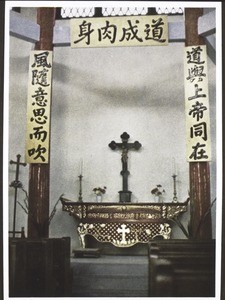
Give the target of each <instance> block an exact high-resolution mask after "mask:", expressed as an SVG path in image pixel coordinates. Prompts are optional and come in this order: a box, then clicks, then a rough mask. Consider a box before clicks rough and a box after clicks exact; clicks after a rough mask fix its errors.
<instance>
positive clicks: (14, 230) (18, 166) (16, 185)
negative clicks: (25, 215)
mask: <svg viewBox="0 0 225 300" xmlns="http://www.w3.org/2000/svg"><path fill="white" fill-rule="evenodd" d="M20 157H21V155H20V154H17V160H16V161H13V160H10V162H9V163H10V165H12V164H15V165H16V177H15V180H14V181H13V182H11V184H10V186H12V187H14V188H15V195H14V212H13V231H12V234H13V237H15V234H16V233H17V232H16V202H17V189H18V188H19V187H20V182H19V168H20V166H24V167H25V166H26V165H27V164H26V163H21V162H20Z"/></svg>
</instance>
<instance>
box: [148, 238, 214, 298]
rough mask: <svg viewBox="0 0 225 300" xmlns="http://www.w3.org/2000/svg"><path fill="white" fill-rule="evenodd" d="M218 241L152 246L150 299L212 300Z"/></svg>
mask: <svg viewBox="0 0 225 300" xmlns="http://www.w3.org/2000/svg"><path fill="white" fill-rule="evenodd" d="M214 295H215V241H190V240H167V241H165V240H162V241H157V242H155V241H153V242H150V243H149V296H151V297H213V296H214Z"/></svg>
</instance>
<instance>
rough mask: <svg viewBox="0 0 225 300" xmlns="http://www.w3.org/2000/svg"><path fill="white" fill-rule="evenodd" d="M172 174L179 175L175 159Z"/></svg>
mask: <svg viewBox="0 0 225 300" xmlns="http://www.w3.org/2000/svg"><path fill="white" fill-rule="evenodd" d="M172 173H173V175H177V166H176V161H175V158H174V157H173V159H172Z"/></svg>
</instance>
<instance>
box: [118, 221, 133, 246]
mask: <svg viewBox="0 0 225 300" xmlns="http://www.w3.org/2000/svg"><path fill="white" fill-rule="evenodd" d="M121 227H122V229H121V228H118V229H117V232H118V233H122V240H121V243H122V244H125V243H126V239H125V234H126V233H129V232H130V229H129V228H126V227H127V225H126V224H122V225H121Z"/></svg>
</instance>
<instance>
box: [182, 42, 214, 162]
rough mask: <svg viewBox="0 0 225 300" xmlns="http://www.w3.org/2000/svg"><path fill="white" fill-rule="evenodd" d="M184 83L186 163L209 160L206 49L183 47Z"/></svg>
mask: <svg viewBox="0 0 225 300" xmlns="http://www.w3.org/2000/svg"><path fill="white" fill-rule="evenodd" d="M184 83H185V111H186V143H187V161H189V162H200V161H210V160H211V139H210V118H209V97H208V96H209V93H208V73H207V53H206V46H205V45H202V46H190V47H185V52H184Z"/></svg>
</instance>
